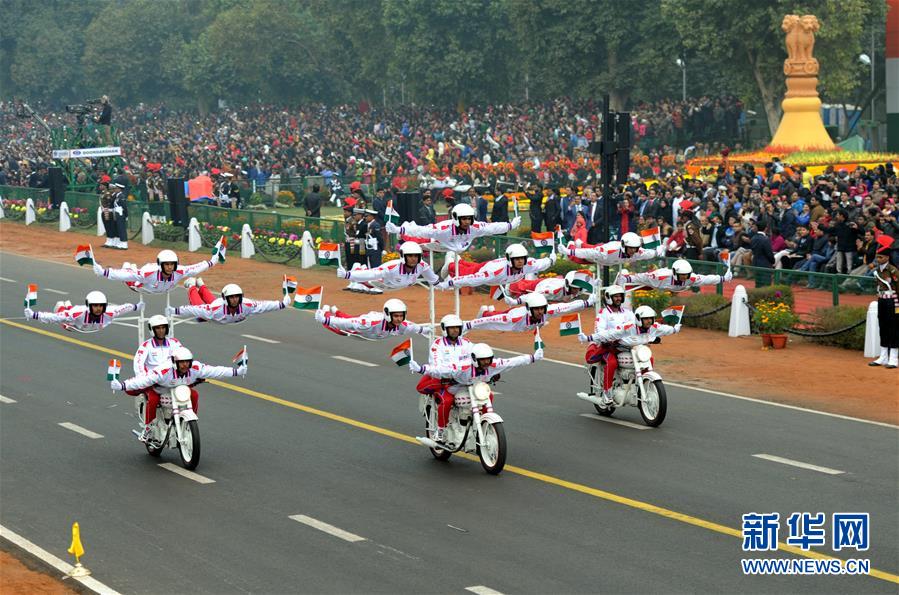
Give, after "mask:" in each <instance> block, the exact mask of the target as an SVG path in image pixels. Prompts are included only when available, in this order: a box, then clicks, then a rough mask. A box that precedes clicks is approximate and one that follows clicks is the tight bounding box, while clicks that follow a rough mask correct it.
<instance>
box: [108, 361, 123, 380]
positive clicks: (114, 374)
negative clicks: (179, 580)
mask: <svg viewBox="0 0 899 595" xmlns="http://www.w3.org/2000/svg"><path fill="white" fill-rule="evenodd" d="M121 374H122V362H121V361H119V360H117V359H111V360H109V369H108V370H107V371H106V380H118V379H119V376H120V375H121Z"/></svg>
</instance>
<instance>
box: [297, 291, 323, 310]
mask: <svg viewBox="0 0 899 595" xmlns="http://www.w3.org/2000/svg"><path fill="white" fill-rule="evenodd" d="M321 303H322V287H321V285H319V286H318V287H310V288H308V289H307V288H305V287H297V294H296V295H295V296H294V298H293V307H294V308H296V309H297V310H318V308H319V306H320V305H321Z"/></svg>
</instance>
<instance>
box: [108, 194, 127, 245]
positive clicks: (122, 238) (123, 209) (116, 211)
mask: <svg viewBox="0 0 899 595" xmlns="http://www.w3.org/2000/svg"><path fill="white" fill-rule="evenodd" d="M109 186H110V188H112V190H113V192H114V194H113V195H112V212H113V216H114V222H115V233H116V236H117V237H116V238H115V245H114V246H113V248H118V249H119V250H127V249H128V196H127V195H126V194H125V186H124V185H123V184H119V183H117V182H113V183H111V184H110V185H109Z"/></svg>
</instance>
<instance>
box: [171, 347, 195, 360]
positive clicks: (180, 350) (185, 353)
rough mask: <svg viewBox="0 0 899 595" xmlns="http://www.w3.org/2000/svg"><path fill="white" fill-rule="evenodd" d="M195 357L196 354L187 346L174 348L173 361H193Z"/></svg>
mask: <svg viewBox="0 0 899 595" xmlns="http://www.w3.org/2000/svg"><path fill="white" fill-rule="evenodd" d="M193 359H194V354H193V353H191V352H190V349H188V348H187V347H176V348H175V349H173V350H172V361H173V362H183V361H191V360H193Z"/></svg>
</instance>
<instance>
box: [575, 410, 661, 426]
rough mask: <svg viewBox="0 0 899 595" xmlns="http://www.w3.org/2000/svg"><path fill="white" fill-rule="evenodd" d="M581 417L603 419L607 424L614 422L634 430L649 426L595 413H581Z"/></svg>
mask: <svg viewBox="0 0 899 595" xmlns="http://www.w3.org/2000/svg"><path fill="white" fill-rule="evenodd" d="M580 416H581V417H586V418H587V419H595V420H596V421H604V422H606V423H609V424H615V425H616V426H624V427H626V428H633V429H634V430H649V429H650V427H649V426H644V425H641V424H635V423H634V422H630V421H625V420H623V419H615V418H614V417H604V416H602V415H596V414H595V413H581V414H580Z"/></svg>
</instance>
